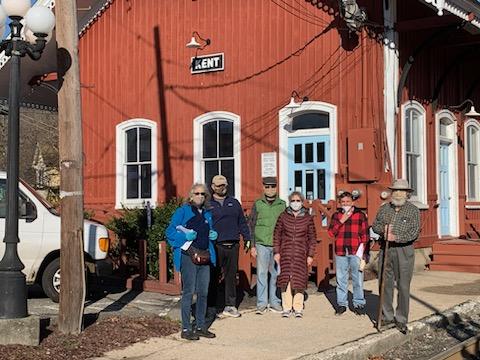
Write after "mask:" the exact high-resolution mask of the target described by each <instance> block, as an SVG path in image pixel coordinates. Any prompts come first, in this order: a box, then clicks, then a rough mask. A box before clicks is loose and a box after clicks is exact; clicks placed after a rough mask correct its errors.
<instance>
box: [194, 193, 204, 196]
mask: <svg viewBox="0 0 480 360" xmlns="http://www.w3.org/2000/svg"><path fill="white" fill-rule="evenodd" d="M193 195H202V196H205V193H204V192H194V193H193Z"/></svg>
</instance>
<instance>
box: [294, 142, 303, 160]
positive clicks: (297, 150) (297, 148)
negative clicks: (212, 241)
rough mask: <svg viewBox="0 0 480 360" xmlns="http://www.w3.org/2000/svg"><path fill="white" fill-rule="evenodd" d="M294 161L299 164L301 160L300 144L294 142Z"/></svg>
mask: <svg viewBox="0 0 480 360" xmlns="http://www.w3.org/2000/svg"><path fill="white" fill-rule="evenodd" d="M294 161H295V164H299V163H301V162H302V144H295V147H294Z"/></svg>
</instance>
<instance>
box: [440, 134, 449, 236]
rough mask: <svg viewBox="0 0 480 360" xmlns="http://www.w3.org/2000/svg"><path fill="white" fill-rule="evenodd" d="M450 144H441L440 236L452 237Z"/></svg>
mask: <svg viewBox="0 0 480 360" xmlns="http://www.w3.org/2000/svg"><path fill="white" fill-rule="evenodd" d="M449 146H450V145H449V144H448V143H440V154H439V155H440V159H439V160H440V161H439V180H440V194H439V195H440V206H439V208H438V209H439V211H440V235H450V200H451V195H450V189H449V177H450V173H449V164H448V150H449V149H448V148H449Z"/></svg>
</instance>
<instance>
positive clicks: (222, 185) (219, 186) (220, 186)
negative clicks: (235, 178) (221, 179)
mask: <svg viewBox="0 0 480 360" xmlns="http://www.w3.org/2000/svg"><path fill="white" fill-rule="evenodd" d="M214 185H215V184H214ZM226 186H227V185H226V184H220V185H215V187H217V188H222V187H226Z"/></svg>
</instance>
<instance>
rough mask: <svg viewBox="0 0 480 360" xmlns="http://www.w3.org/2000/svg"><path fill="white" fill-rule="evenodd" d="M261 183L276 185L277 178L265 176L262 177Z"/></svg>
mask: <svg viewBox="0 0 480 360" xmlns="http://www.w3.org/2000/svg"><path fill="white" fill-rule="evenodd" d="M262 183H263V185H277V178H275V177H273V176H267V177H264V178H263V179H262Z"/></svg>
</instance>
